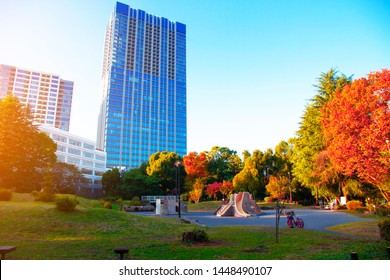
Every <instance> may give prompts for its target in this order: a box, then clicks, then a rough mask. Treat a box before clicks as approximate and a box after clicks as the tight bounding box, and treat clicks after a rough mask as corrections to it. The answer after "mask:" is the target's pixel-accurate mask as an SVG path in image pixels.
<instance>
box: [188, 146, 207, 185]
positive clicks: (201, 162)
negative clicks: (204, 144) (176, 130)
mask: <svg viewBox="0 0 390 280" xmlns="http://www.w3.org/2000/svg"><path fill="white" fill-rule="evenodd" d="M183 165H184V168H185V171H186V173H187V177H188V178H189V180H191V181H192V180H194V179H195V178H204V177H206V176H207V165H208V158H207V155H206V153H205V152H202V153H200V154H198V153H197V152H191V153H189V154H188V155H186V156H184V157H183Z"/></svg>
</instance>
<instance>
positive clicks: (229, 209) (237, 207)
mask: <svg viewBox="0 0 390 280" xmlns="http://www.w3.org/2000/svg"><path fill="white" fill-rule="evenodd" d="M260 213H261V210H260V208H259V207H258V206H257V204H256V202H255V200H254V199H253V196H252V195H251V194H250V193H249V192H239V193H237V194H232V195H230V200H229V202H228V203H227V204H222V205H220V206H219V207H218V209H217V210H216V211H215V212H214V215H217V216H218V217H227V216H234V217H245V218H248V217H251V216H256V215H258V214H260Z"/></svg>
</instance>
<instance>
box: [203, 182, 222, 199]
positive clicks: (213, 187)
mask: <svg viewBox="0 0 390 280" xmlns="http://www.w3.org/2000/svg"><path fill="white" fill-rule="evenodd" d="M221 188H222V183H220V182H214V183H212V184H208V185H207V187H206V191H205V193H206V194H207V195H208V196H209V197H213V198H214V199H215V200H217V199H218V194H220V193H221Z"/></svg>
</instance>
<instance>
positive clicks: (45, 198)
mask: <svg viewBox="0 0 390 280" xmlns="http://www.w3.org/2000/svg"><path fill="white" fill-rule="evenodd" d="M34 200H35V201H42V202H53V201H54V194H53V193H52V192H48V191H40V192H37V193H36V195H35V199H34Z"/></svg>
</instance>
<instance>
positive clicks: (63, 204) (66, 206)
mask: <svg viewBox="0 0 390 280" xmlns="http://www.w3.org/2000/svg"><path fill="white" fill-rule="evenodd" d="M77 204H78V202H77V200H76V197H75V198H73V199H71V198H70V197H69V196H61V197H58V198H57V199H56V206H57V207H56V208H57V210H58V211H61V212H74V210H75V209H76V206H77Z"/></svg>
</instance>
